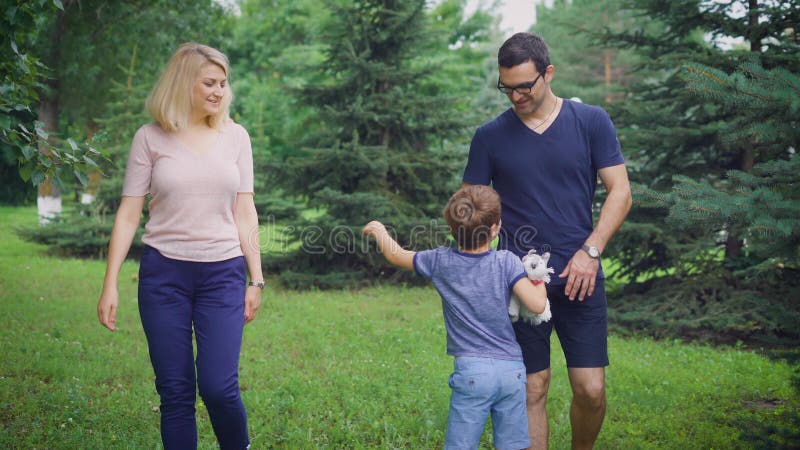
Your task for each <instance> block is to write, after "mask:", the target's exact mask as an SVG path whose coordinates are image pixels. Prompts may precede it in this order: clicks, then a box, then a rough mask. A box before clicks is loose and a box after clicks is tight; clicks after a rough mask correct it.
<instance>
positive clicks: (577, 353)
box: [514, 279, 608, 373]
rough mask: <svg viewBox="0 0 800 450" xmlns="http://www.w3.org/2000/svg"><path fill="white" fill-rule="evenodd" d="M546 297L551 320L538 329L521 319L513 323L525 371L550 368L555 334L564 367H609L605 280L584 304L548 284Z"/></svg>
mask: <svg viewBox="0 0 800 450" xmlns="http://www.w3.org/2000/svg"><path fill="white" fill-rule="evenodd" d="M547 298H548V299H549V300H550V308H551V311H552V313H553V318H552V319H551V320H550V321H549V322H545V323H543V324H541V325H539V326H532V325H530V324H528V323H527V322H523V321H522V320H519V321H517V322H516V323H514V333H515V334H516V335H517V341H518V342H519V345H520V347H522V358H523V359H524V361H525V371H526V372H527V373H535V372H539V371H541V370H544V369H547V368H549V367H550V334H551V333H552V332H553V327H555V329H556V334H558V340H559V341H560V342H561V348H562V349H563V350H564V356H565V357H566V359H567V367H605V366H607V365H608V320H607V305H608V304H607V302H606V290H605V283H604V280H602V279H598V280H597V283H596V285H595V288H594V293H593V294H592V295H591V296H587V297H585V298H584V299H583V301H582V302H581V301H579V300H578V298H577V296H576V297H575V300H572V301H570V300H569V298H568V297H567V296H566V295H564V285H558V286H553V285H548V286H547Z"/></svg>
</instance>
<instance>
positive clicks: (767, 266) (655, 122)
mask: <svg viewBox="0 0 800 450" xmlns="http://www.w3.org/2000/svg"><path fill="white" fill-rule="evenodd" d="M631 3H633V4H634V5H635V6H636V7H638V8H640V9H639V10H640V11H641V14H642V16H646V17H648V18H653V19H656V20H658V21H660V22H661V23H662V24H663V25H664V26H663V29H662V30H661V31H659V32H658V33H652V30H651V31H650V32H649V33H646V32H644V31H643V30H641V29H633V30H630V31H629V32H626V33H623V34H618V35H616V36H615V39H616V42H617V43H621V45H631V44H632V45H634V46H635V48H637V50H638V51H639V52H640V53H641V54H643V55H646V56H647V57H648V61H649V63H648V67H649V69H651V70H653V71H654V72H653V73H654V74H656V75H657V76H653V77H651V78H650V79H647V80H645V84H644V85H642V86H639V87H637V89H636V90H635V93H634V94H633V95H631V96H630V98H629V99H628V101H627V102H625V104H624V105H620V106H621V108H620V109H618V110H617V111H616V112H617V114H618V115H617V117H619V118H620V120H618V122H617V123H618V125H619V126H620V127H619V128H620V138H621V140H622V142H623V147H624V148H625V149H626V156H627V157H628V158H629V160H631V164H630V165H629V167H630V168H631V170H630V172H631V178H632V180H634V181H635V182H636V184H635V185H634V199H635V203H636V207H635V208H634V211H633V212H632V214H631V216H630V218H629V221H628V222H626V225H625V227H624V228H623V230H622V232H621V233H620V234H619V235H618V236H617V237H616V238H615V240H614V241H613V249H612V251H611V253H613V254H615V255H619V256H620V260H621V262H622V263H623V266H624V269H623V272H625V273H626V274H628V275H630V276H631V277H632V278H634V279H636V278H637V277H639V276H640V275H643V274H645V275H647V276H648V278H649V279H648V280H647V281H646V282H640V283H632V284H631V285H629V286H627V287H626V294H627V295H626V296H625V301H624V302H620V304H619V305H618V306H617V307H616V308H615V311H614V312H613V315H614V318H615V319H616V320H618V321H620V322H622V323H627V324H629V325H633V326H637V327H638V326H641V327H646V328H647V329H651V330H653V329H658V330H659V332H660V333H681V334H684V335H686V334H698V333H703V332H705V331H709V330H713V331H715V332H720V336H722V339H723V340H724V339H725V336H734V337H738V338H751V337H753V336H759V337H760V338H767V337H769V338H770V339H788V340H790V341H793V342H796V341H797V340H800V333H798V332H797V330H796V326H795V325H793V324H794V323H796V321H797V320H798V318H800V305H798V304H797V302H796V300H794V299H796V298H798V293H799V292H800V291H798V289H800V287H799V286H798V282H797V280H796V279H797V276H796V273H797V258H798V254H797V252H798V247H797V235H796V232H794V231H791V229H792V228H793V227H795V228H796V222H797V220H796V217H797V211H796V206H795V204H796V203H797V192H796V189H797V188H796V185H797V175H796V170H797V162H796V161H795V159H796V158H793V157H792V156H791V155H793V154H794V152H795V150H794V149H796V148H797V145H798V131H797V129H798V119H797V116H798V114H797V113H798V111H797V109H798V103H799V100H798V96H797V94H798V84H797V83H798V80H797V74H798V73H799V72H800V58H798V56H800V46H798V45H797V38H796V34H795V31H794V28H793V27H792V24H795V25H796V24H797V23H798V21H799V19H800V8H798V7H797V5H796V4H795V3H794V2H758V1H755V0H749V1H748V2H745V3H741V2H736V3H737V4H739V5H740V6H744V7H745V10H744V12H743V13H739V12H737V11H734V10H733V7H734V4H733V3H731V2H702V1H691V0H679V1H674V2H656V1H649V0H638V1H634V2H631ZM730 37H739V38H743V39H744V40H745V41H744V42H745V43H744V44H741V45H739V46H738V47H734V48H732V49H727V48H725V46H724V45H723V42H724V41H725V40H726V39H727V38H730ZM659 74H660V76H658V75H659ZM720 336H712V338H713V337H720Z"/></svg>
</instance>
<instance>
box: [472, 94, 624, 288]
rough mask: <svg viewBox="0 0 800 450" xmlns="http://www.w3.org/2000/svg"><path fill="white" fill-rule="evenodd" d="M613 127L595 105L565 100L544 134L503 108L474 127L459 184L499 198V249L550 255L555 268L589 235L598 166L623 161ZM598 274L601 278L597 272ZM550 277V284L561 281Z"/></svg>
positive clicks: (612, 164)
mask: <svg viewBox="0 0 800 450" xmlns="http://www.w3.org/2000/svg"><path fill="white" fill-rule="evenodd" d="M623 163H624V159H623V157H622V152H621V149H620V144H619V141H618V140H617V134H616V130H615V128H614V124H613V123H612V122H611V119H610V118H609V116H608V114H607V113H606V112H605V111H604V110H603V109H602V108H600V107H597V106H591V105H585V104H582V103H578V102H573V101H570V100H564V103H563V106H562V108H561V112H560V113H559V115H558V117H556V119H555V121H554V122H553V123H552V124H551V125H550V127H549V128H548V129H547V130H545V131H544V133H542V134H538V133H535V132H534V131H532V130H531V129H530V128H528V127H527V126H526V125H525V124H524V123H523V122H522V121H521V120H520V119H519V117H518V116H517V115H516V113H515V112H514V110H513V109H508V110H507V111H505V112H504V113H503V114H501V115H499V116H498V117H496V118H495V119H493V120H492V121H490V122H488V123H486V124H484V125H482V126H481V127H479V128H478V130H477V131H476V132H475V135H474V137H473V139H472V144H471V146H470V152H469V159H468V161H467V166H466V169H465V170H464V177H463V181H464V182H466V183H469V184H484V185H488V184H491V185H492V186H493V187H494V189H495V190H496V191H497V193H498V194H499V195H500V201H501V203H502V207H503V208H502V219H503V228H502V230H501V234H500V244H499V247H498V248H502V249H508V250H510V251H512V252H514V253H515V254H517V255H519V256H522V255H525V254H526V253H528V251H529V250H530V249H536V250H537V251H538V252H539V253H544V252H550V254H551V257H550V263H551V264H552V266H553V268H554V269H555V273H561V272H562V271H563V270H564V267H565V266H566V263H567V262H568V261H569V259H570V258H571V257H572V255H574V254H575V252H577V251H578V249H580V247H581V245H583V243H584V242H585V241H586V238H588V237H589V235H590V234H591V233H592V229H593V223H592V203H593V199H594V194H595V188H596V186H597V171H598V170H599V169H602V168H605V167H611V166H615V165H619V164H623ZM598 276H599V277H600V278H602V277H603V274H602V269H601V270H600V271H599V273H598ZM563 283H565V280H564V279H559V278H554V279H553V282H552V284H563Z"/></svg>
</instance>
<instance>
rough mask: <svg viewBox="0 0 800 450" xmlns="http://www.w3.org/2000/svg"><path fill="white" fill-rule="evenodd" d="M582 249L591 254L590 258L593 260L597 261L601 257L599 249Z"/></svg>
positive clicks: (588, 247)
mask: <svg viewBox="0 0 800 450" xmlns="http://www.w3.org/2000/svg"><path fill="white" fill-rule="evenodd" d="M582 248H583V250H584V251H585V252H586V253H588V254H589V256H591V257H592V258H595V259H597V258H599V257H600V250H598V249H597V247H590V246H588V245H584V246H583V247H582Z"/></svg>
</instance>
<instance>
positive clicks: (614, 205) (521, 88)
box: [463, 33, 632, 449]
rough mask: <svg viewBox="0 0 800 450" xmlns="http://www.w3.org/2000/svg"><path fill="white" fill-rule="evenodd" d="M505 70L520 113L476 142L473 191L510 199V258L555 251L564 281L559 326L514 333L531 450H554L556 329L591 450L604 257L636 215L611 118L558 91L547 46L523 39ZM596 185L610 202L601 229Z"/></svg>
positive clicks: (600, 382)
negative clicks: (551, 403)
mask: <svg viewBox="0 0 800 450" xmlns="http://www.w3.org/2000/svg"><path fill="white" fill-rule="evenodd" d="M497 60H498V64H499V79H498V81H497V88H498V89H499V90H500V92H502V93H503V94H505V95H506V96H507V97H508V99H509V100H510V101H511V104H512V106H511V108H509V109H508V110H506V111H505V112H504V113H502V114H500V115H499V116H497V117H496V118H495V119H493V120H491V121H490V122H487V123H485V124H484V125H482V126H481V127H479V128H478V130H477V131H476V132H475V136H474V137H473V139H472V144H471V146H470V152H469V159H468V161H467V166H466V169H465V170H464V177H463V184H464V185H469V184H485V185H488V184H492V185H493V187H494V189H495V190H496V191H497V192H498V193H499V194H500V199H501V203H502V222H503V230H502V231H501V235H500V242H499V246H500V248H507V249H508V250H511V251H513V252H514V253H515V254H517V255H519V256H522V255H525V254H527V252H528V250H530V249H536V250H537V251H538V252H539V253H542V252H545V251H548V252H550V255H551V256H550V263H551V264H552V266H553V268H554V269H555V273H556V274H558V277H554V278H553V281H552V282H551V283H550V285H549V286H548V287H547V294H548V298H549V299H550V303H551V308H552V313H553V319H552V320H551V321H550V322H545V323H543V324H541V325H538V326H533V325H530V324H528V323H525V322H523V321H518V322H516V323H515V324H514V331H515V333H516V337H517V341H518V342H519V344H520V346H521V347H522V353H523V357H524V360H525V367H526V371H527V373H528V384H527V405H528V430H529V433H530V438H531V442H532V444H533V445H532V447H531V448H536V449H538V448H547V434H548V424H547V415H546V410H545V406H546V403H547V390H548V387H549V385H550V375H551V374H550V334H551V332H552V330H553V328H554V327H555V330H556V333H557V334H558V338H559V341H560V342H561V346H562V348H563V351H564V356H565V357H566V362H567V368H568V374H569V380H570V385H571V387H572V394H573V397H572V405H571V408H570V422H571V425H572V448H574V449H583V448H592V446H593V445H594V442H595V440H596V439H597V436H598V434H599V433H600V428H601V426H602V423H603V418H604V416H605V408H606V397H605V367H606V366H607V365H608V350H607V334H608V331H607V330H608V327H607V321H606V296H605V289H604V275H603V270H602V267H601V264H600V255H601V254H602V252H603V249H604V248H605V247H606V245H607V244H608V242H609V240H610V239H611V237H612V236H613V235H614V233H616V231H617V230H618V229H619V227H620V226H621V225H622V222H623V221H624V220H625V216H626V215H627V213H628V211H629V210H630V207H631V203H632V201H631V193H630V185H629V183H628V175H627V171H626V169H625V164H624V160H623V158H622V153H621V150H620V144H619V141H618V140H617V135H616V130H615V128H614V125H613V124H612V122H611V119H610V118H609V116H608V114H607V113H606V112H605V111H604V110H603V109H602V108H600V107H597V106H590V105H584V104H582V103H579V102H575V101H570V100H566V99H562V98H559V97H557V96H556V95H555V94H554V93H553V92H552V91H551V89H550V83H551V82H552V80H553V75H554V72H555V68H554V67H553V66H552V65H551V64H550V55H549V50H548V48H547V45H546V44H545V42H544V40H542V38H541V37H539V36H536V35H534V34H530V33H517V34H515V35H514V36H512V37H511V38H509V39H508V40H507V41H506V42H505V43H504V44H503V45H502V46H501V47H500V51H499V53H498V56H497ZM598 176H599V178H600V181H601V182H602V183H603V185H604V186H605V190H606V192H607V196H606V200H605V202H604V203H603V205H602V207H601V208H600V217H599V219H598V220H597V223H596V224H593V219H592V204H593V200H594V194H595V188H596V186H597V179H598Z"/></svg>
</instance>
